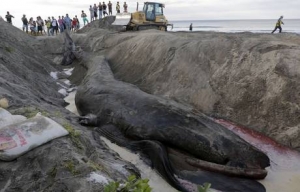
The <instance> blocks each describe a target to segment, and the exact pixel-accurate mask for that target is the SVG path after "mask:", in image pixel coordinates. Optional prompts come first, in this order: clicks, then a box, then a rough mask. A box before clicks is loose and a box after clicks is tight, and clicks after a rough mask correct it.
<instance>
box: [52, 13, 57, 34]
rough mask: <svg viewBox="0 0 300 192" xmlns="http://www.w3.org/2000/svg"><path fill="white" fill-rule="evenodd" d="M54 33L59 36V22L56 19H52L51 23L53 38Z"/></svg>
mask: <svg viewBox="0 0 300 192" xmlns="http://www.w3.org/2000/svg"><path fill="white" fill-rule="evenodd" d="M54 31H55V34H56V35H57V32H58V23H57V20H56V19H55V18H54V17H52V21H51V35H52V36H53V35H54Z"/></svg>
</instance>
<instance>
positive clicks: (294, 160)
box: [214, 119, 300, 192]
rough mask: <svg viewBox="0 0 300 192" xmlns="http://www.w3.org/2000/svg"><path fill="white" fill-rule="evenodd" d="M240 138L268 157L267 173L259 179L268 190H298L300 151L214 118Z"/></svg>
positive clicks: (288, 191)
mask: <svg viewBox="0 0 300 192" xmlns="http://www.w3.org/2000/svg"><path fill="white" fill-rule="evenodd" d="M214 121H216V122H217V123H219V124H221V125H223V126H224V127H226V128H228V129H229V130H231V131H233V132H234V133H235V134H237V135H239V136H240V137H241V138H242V139H244V140H245V141H247V142H248V143H250V144H251V145H253V146H254V147H256V148H258V149H260V150H261V151H263V152H264V153H265V154H267V155H268V157H269V158H270V165H271V166H270V167H268V168H267V170H268V175H267V177H266V178H265V179H264V180H260V181H259V182H260V183H262V184H263V185H264V186H265V188H266V189H267V191H268V192H299V191H300V153H299V152H297V151H295V150H292V149H290V148H288V147H285V146H282V145H280V144H278V143H277V142H275V141H274V140H272V139H271V138H269V137H266V136H264V135H262V134H260V133H258V132H256V131H254V130H250V129H246V128H244V127H240V126H237V125H235V124H233V123H231V122H229V121H226V120H223V119H214Z"/></svg>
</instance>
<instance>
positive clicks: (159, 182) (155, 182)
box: [101, 137, 177, 192]
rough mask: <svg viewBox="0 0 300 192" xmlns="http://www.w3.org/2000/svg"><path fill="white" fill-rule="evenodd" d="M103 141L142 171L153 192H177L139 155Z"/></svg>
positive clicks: (106, 140)
mask: <svg viewBox="0 0 300 192" xmlns="http://www.w3.org/2000/svg"><path fill="white" fill-rule="evenodd" d="M101 139H102V140H103V141H104V142H105V143H106V144H107V145H108V146H109V148H111V149H112V150H114V151H115V152H117V153H118V154H119V155H120V157H121V158H122V159H124V160H126V161H128V162H131V163H132V164H134V165H135V166H136V167H137V168H138V169H139V170H140V173H141V177H142V178H148V179H149V185H150V186H151V188H152V191H153V192H162V191H163V192H177V190H176V189H174V188H173V187H172V186H170V185H169V184H168V183H167V182H166V181H165V180H164V179H163V178H162V177H161V176H160V175H159V174H158V173H157V172H156V171H155V170H154V169H152V168H151V167H149V166H148V165H147V164H145V163H144V161H143V160H142V159H141V158H140V156H139V155H137V154H134V153H132V152H130V151H129V150H128V149H126V148H123V147H120V146H118V145H116V144H114V143H112V142H110V141H109V140H108V139H106V138H105V137H101Z"/></svg>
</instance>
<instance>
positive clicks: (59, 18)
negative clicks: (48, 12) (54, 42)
mask: <svg viewBox="0 0 300 192" xmlns="http://www.w3.org/2000/svg"><path fill="white" fill-rule="evenodd" d="M57 21H58V25H59V31H60V33H62V32H64V30H65V27H64V20H63V19H62V18H61V17H60V16H58V20H57Z"/></svg>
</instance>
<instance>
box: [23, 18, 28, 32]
mask: <svg viewBox="0 0 300 192" xmlns="http://www.w3.org/2000/svg"><path fill="white" fill-rule="evenodd" d="M21 20H22V22H23V31H24V30H25V29H26V33H28V20H27V18H26V15H23V17H22V19H21Z"/></svg>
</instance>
